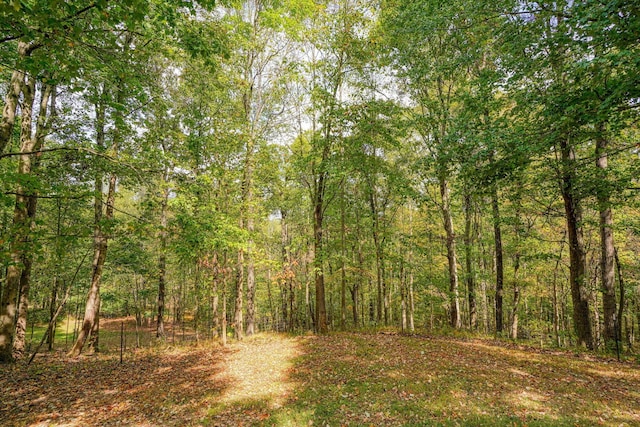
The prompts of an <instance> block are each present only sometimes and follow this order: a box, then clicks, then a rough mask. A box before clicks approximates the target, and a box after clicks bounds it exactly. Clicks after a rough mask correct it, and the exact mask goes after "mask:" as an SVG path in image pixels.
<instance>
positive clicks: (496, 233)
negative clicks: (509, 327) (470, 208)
mask: <svg viewBox="0 0 640 427" xmlns="http://www.w3.org/2000/svg"><path fill="white" fill-rule="evenodd" d="M491 210H492V214H493V240H494V245H495V265H496V301H495V302H496V312H495V315H496V333H500V332H502V330H503V328H504V323H503V322H504V314H503V304H502V300H503V296H504V263H503V250H502V226H501V221H502V219H501V218H500V205H499V203H498V188H497V187H496V186H495V185H494V186H493V188H492V192H491Z"/></svg>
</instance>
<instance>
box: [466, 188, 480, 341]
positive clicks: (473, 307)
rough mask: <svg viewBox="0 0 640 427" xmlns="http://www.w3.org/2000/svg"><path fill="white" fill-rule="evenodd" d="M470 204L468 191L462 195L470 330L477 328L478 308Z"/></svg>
mask: <svg viewBox="0 0 640 427" xmlns="http://www.w3.org/2000/svg"><path fill="white" fill-rule="evenodd" d="M472 217H473V215H472V204H471V195H470V194H469V193H467V194H465V196H464V252H465V269H466V276H467V277H466V279H467V293H468V298H469V326H470V327H471V329H472V330H476V329H478V308H477V304H476V290H475V287H476V278H475V272H474V270H473V262H472V259H471V258H472V244H473V241H472V240H473V238H472V234H471V231H472V230H471V228H472V227H471V223H472Z"/></svg>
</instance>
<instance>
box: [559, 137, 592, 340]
mask: <svg viewBox="0 0 640 427" xmlns="http://www.w3.org/2000/svg"><path fill="white" fill-rule="evenodd" d="M560 148H561V155H562V170H561V177H560V180H561V182H560V184H561V192H562V198H563V200H564V209H565V217H566V222H567V236H568V238H569V282H570V285H571V299H572V301H573V323H574V328H575V331H576V335H577V339H578V345H581V346H586V347H587V348H589V349H592V348H593V337H592V333H591V320H590V313H589V295H588V292H587V287H586V283H585V281H586V256H585V249H584V241H583V235H582V211H581V206H580V201H579V199H578V197H577V195H576V189H575V187H574V186H575V172H574V168H575V153H574V152H573V149H572V147H571V146H570V143H569V141H568V140H566V139H563V140H561V142H560Z"/></svg>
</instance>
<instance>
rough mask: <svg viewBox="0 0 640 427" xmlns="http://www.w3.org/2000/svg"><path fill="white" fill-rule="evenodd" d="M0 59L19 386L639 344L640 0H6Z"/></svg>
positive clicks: (4, 247)
mask: <svg viewBox="0 0 640 427" xmlns="http://www.w3.org/2000/svg"><path fill="white" fill-rule="evenodd" d="M0 52H1V54H0V95H2V96H3V99H2V105H3V109H2V121H1V123H0V264H1V268H0V362H2V365H0V367H1V368H2V369H7V370H8V371H7V372H13V374H12V375H19V374H20V372H22V371H24V370H26V369H27V368H26V367H25V366H26V363H31V362H32V361H33V360H34V358H35V360H36V361H38V360H49V358H50V357H53V356H51V354H53V353H55V351H54V352H53V353H52V351H53V350H57V351H58V353H60V357H63V359H61V360H73V358H77V357H78V355H85V354H94V353H100V352H102V353H111V354H115V353H117V352H118V351H120V362H121V363H122V357H123V356H122V352H123V347H124V346H125V345H126V346H128V349H129V350H131V348H132V347H136V348H140V347H145V346H147V347H149V348H155V349H156V350H157V349H158V348H166V347H162V346H166V345H167V344H168V343H171V344H174V343H175V342H176V340H178V341H182V342H189V343H192V344H197V345H200V344H202V343H206V342H210V343H213V342H215V343H219V344H221V345H222V348H225V347H226V346H227V345H231V344H232V345H237V346H240V347H238V348H244V347H242V346H251V345H254V344H255V343H258V344H255V345H261V346H267V347H269V346H270V345H272V344H273V343H274V342H277V341H278V340H281V339H285V338H284V337H290V338H287V339H293V340H294V341H295V340H296V339H302V338H295V337H303V336H306V337H307V339H308V340H310V341H309V343H312V344H308V345H311V346H313V345H317V346H318V347H317V348H316V351H320V349H321V348H322V347H323V346H324V347H326V348H330V347H332V346H338V342H337V341H332V337H334V338H335V340H338V341H340V340H345V339H346V338H345V337H352V339H353V340H355V341H354V342H356V341H357V342H358V343H359V344H358V345H363V346H365V347H366V346H367V345H368V346H370V347H371V348H374V347H376V346H377V345H379V342H378V343H377V344H376V343H374V342H371V343H369V344H366V345H365V344H363V342H361V341H358V340H366V339H369V338H364V337H368V336H371V337H373V338H371V339H377V340H380V339H382V340H384V339H398V340H400V341H393V344H389V345H390V346H391V347H394V346H400V347H402V346H404V347H406V348H407V351H410V350H409V348H414V350H416V349H417V348H418V347H411V346H415V345H417V344H415V343H414V342H412V341H406V340H407V338H406V337H407V336H408V337H411V336H415V337H425V336H428V337H431V338H430V339H433V340H435V341H434V342H437V343H440V344H441V345H442V346H443V349H442V354H446V353H447V350H446V346H447V345H452V346H453V345H455V346H458V345H460V346H462V345H463V344H461V343H464V342H467V341H466V340H471V341H470V342H474V343H475V342H491V343H496V345H497V346H498V348H503V349H514V348H520V347H519V346H527V348H531V349H537V350H535V351H539V352H545V351H558V352H560V353H561V354H565V353H562V352H565V351H568V352H569V353H566V354H573V353H574V352H575V353H576V354H578V355H582V354H589V355H592V356H589V357H597V358H598V357H603V358H616V359H617V361H620V360H623V362H624V361H625V360H626V361H627V362H628V363H634V361H635V363H637V360H640V355H639V353H637V350H636V348H637V339H638V335H639V331H640V286H639V285H640V260H639V258H638V253H640V197H639V194H640V182H639V177H640V161H639V156H640V143H639V142H638V141H639V139H638V138H639V136H640V129H639V128H638V120H639V118H640V4H639V3H638V2H636V1H633V0H611V1H605V0H584V1H580V2H576V1H572V0H560V1H547V0H540V1H529V0H474V1H471V0H450V1H441V0H380V1H374V2H370V1H365V0H220V1H217V2H216V1H214V0H198V1H192V0H151V1H149V0H121V1H117V2H113V1H107V0H93V1H91V0H65V1H60V0H47V1H39V0H7V1H4V2H2V4H1V5H0ZM134 331H135V335H133V334H134ZM259 332H260V334H259ZM266 332H269V333H272V332H275V333H282V332H285V333H287V334H285V335H282V334H280V335H279V334H275V335H269V334H266V335H264V336H263V337H262V338H260V336H261V335H262V333H266ZM359 333H360V334H364V335H358V334H359ZM101 337H102V338H101ZM265 337H271V338H265ZM278 337H279V338H278ZM389 337H393V338H389ZM99 338H101V339H99ZM125 339H126V341H127V343H126V344H125ZM265 340H266V341H265ZM318 340H319V341H318ZM439 340H442V341H439ZM475 340H485V341H475ZM287 342H289V341H287ZM320 342H323V343H324V344H323V346H320V345H319V344H318V343H320ZM340 342H342V341H340ZM252 343H254V344H252ZM313 343H315V344H313ZM401 343H403V344H402V345H400V344H401ZM448 343H449V344H448ZM456 343H457V344H456ZM440 344H438V345H440ZM216 345H218V344H216ZM341 345H343V347H341V348H342V349H345V348H346V347H344V346H347V344H345V343H343V344H341ZM353 345H355V344H353ZM474 345H475V344H474ZM478 345H479V344H478ZM487 345H489V344H487ZM513 346H515V347H513ZM275 347H276V350H274V349H271V350H267V351H273V352H274V354H279V353H278V351H279V350H277V348H278V347H277V346H275ZM404 347H403V348H404ZM198 348H200V347H198ZM376 348H378V347H376ZM461 348H463V347H461ZM378 350H379V351H381V352H382V353H384V346H381V347H379V348H378ZM154 351H155V350H154ZM336 351H338V350H336ZM363 351H364V352H365V353H366V351H365V350H363ZM460 351H464V350H460ZM467 351H468V350H467ZM478 351H480V350H478ZM482 351H484V350H482ZM505 351H507V350H505ZM532 351H533V350H532ZM401 352H402V351H401ZM356 353H357V352H356ZM312 354H314V353H313V352H312ZM416 354H420V353H419V351H418V350H416ZM422 354H424V351H422ZM536 354H537V353H536ZM544 354H545V353H539V354H538V357H542V358H543V359H544V357H545V356H544ZM36 355H37V358H36ZM540 355H543V356H540ZM361 356H362V357H365V356H367V354H363V355H361ZM64 357H66V358H67V359H64ZM83 357H84V356H83ZM96 357H97V356H96ZM309 357H310V356H309ZM346 357H347V356H345V358H346ZM349 357H354V358H355V359H357V355H355V356H353V355H352V356H349ZM487 357H488V356H487ZM531 357H534V356H533V355H532V356H531ZM549 357H551V356H549ZM126 358H127V357H126V356H125V359H126ZM52 360H53V359H52ZM56 360H57V359H56ZM81 360H84V359H81ZM96 360H98V359H96ZM100 360H101V359H100ZM305 360H306V359H305ZM340 360H342V359H340ZM345 360H346V359H345ZM470 360H472V358H470ZM607 360H608V359H607ZM51 363H53V362H51ZM55 363H63V362H60V361H58V362H55ZM83 363H84V362H83ZM98 363H101V362H96V364H98ZM315 363H317V364H321V363H322V359H321V358H319V359H317V360H316V361H315ZM336 363H338V362H336ZM469 363H471V364H473V363H472V361H470V362H469ZM61 366H64V365H61ZM88 366H91V365H88ZM96 366H97V365H96ZM332 366H334V367H335V366H337V365H332ZM29 369H31V368H29ZM61 369H63V370H64V368H61ZM88 369H89V368H88ZM149 369H151V368H149ZM327 369H329V368H327ZM363 369H364V368H363ZM514 369H515V368H514ZM83 372H84V371H83ZM634 375H636V376H635V377H634V378H635V379H634V380H633V381H640V379H638V377H637V374H634ZM425 381H426V380H425ZM429 381H431V380H429ZM630 381H631V380H630ZM425 384H426V382H425ZM385 387H386V386H385ZM389 387H391V386H389ZM384 391H385V392H386V391H387V389H386V388H385V390H384ZM411 396H413V394H411ZM625 396H627V398H629V395H628V394H627V395H625ZM635 396H636V398H637V394H636V395H635ZM0 400H2V398H0ZM635 409H638V408H635ZM633 410H634V409H633V408H632V409H630V412H631V413H632V412H633ZM444 412H445V415H446V412H447V411H444ZM380 413H382V414H383V416H382V418H377V419H375V416H376V414H377V412H376V411H374V410H373V409H372V410H370V411H369V412H366V414H370V415H371V418H369V416H366V417H365V416H364V415H362V414H364V412H363V413H360V415H359V416H360V417H361V418H359V419H356V424H358V423H360V422H361V423H363V424H365V423H366V424H373V425H386V424H388V425H394V423H396V422H397V420H395V421H394V420H393V419H391V418H389V419H386V418H385V414H386V413H385V412H384V411H382V412H380ZM257 416H258V418H257V419H256V420H257V421H256V420H254V421H256V422H263V421H265V420H266V418H265V419H262V418H260V416H261V415H260V414H258V415H257ZM315 416H319V415H318V413H316V414H315ZM345 416H346V415H345ZM320 418H322V417H319V418H318V419H320ZM356 418H357V417H356ZM269 419H270V420H271V421H269V422H273V420H274V418H273V417H271V418H269ZM328 419H331V418H328ZM442 419H443V420H444V418H442ZM358 420H359V421H358ZM385 420H386V421H385ZM478 420H479V419H478ZM590 420H591V421H593V419H590ZM629 420H630V419H627V418H619V419H617V421H618V422H622V423H624V422H631V421H629ZM210 421H211V420H210ZM236 421H237V420H236ZM267 421H268V420H267ZM485 421H486V420H485ZM636 421H638V422H640V420H637V419H636ZM298 422H300V423H302V422H303V421H301V419H297V420H294V421H291V425H297V423H298ZM403 422H408V421H407V419H405V420H404V421H403ZM403 422H400V424H398V425H401V424H402V423H403ZM448 422H449V421H446V422H445V421H443V425H449V424H447V423H448ZM523 422H524V421H523ZM585 422H586V424H585V425H589V424H590V421H585ZM607 422H608V421H607ZM165 423H166V424H171V422H169V421H168V420H166V422H165ZM304 423H305V425H306V421H304ZM107 424H108V423H107ZM160 424H163V423H160ZM214 424H215V422H212V424H211V425H214ZM276 424H277V423H276ZM552 424H553V423H552ZM140 425H144V424H140ZM176 425H180V423H179V422H177V423H176ZM230 425H232V424H230ZM234 425H235V424H234ZM278 425H280V424H278ZM282 425H287V424H286V423H284V424H282ZM309 425H311V424H309ZM323 425H324V424H323ZM358 425H359V424H358ZM451 425H457V424H455V421H453V422H452V424H451ZM474 425H481V423H480V422H479V423H476V424H474ZM509 425H511V424H509ZM544 425H547V424H544ZM571 425H573V424H571ZM616 425H617V424H616Z"/></svg>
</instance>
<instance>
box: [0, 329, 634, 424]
mask: <svg viewBox="0 0 640 427" xmlns="http://www.w3.org/2000/svg"><path fill="white" fill-rule="evenodd" d="M118 362H119V360H118V356H117V355H115V354H114V355H100V356H83V357H80V358H77V359H72V360H68V359H64V358H63V357H53V356H49V357H43V358H37V359H36V361H35V362H34V364H33V365H31V366H30V367H28V368H25V367H24V366H21V365H18V366H15V367H7V366H0V424H1V425H8V426H13V425H15V426H24V425H42V426H49V425H52V426H91V425H100V426H110V425H129V426H183V425H206V426H238V425H242V426H249V425H266V426H269V425H271V426H310V425H314V426H326V425H329V426H347V425H352V426H360V425H362V426H371V425H374V426H394V425H395V426H405V425H407V426H408V425H415V426H418V425H426V426H431V425H451V426H455V425H461V426H464V425H470V426H477V425H491V426H493V425H509V426H512V425H528V426H536V425H548V426H557V425H568V426H569V425H570V426H576V425H578V426H591V425H607V426H620V425H629V426H632V425H640V370H639V368H638V366H637V365H630V364H621V363H618V362H614V361H604V360H588V359H587V358H585V357H584V356H580V357H576V356H574V355H573V354H571V353H559V354H555V353H551V352H540V351H534V350H527V349H520V348H517V347H513V346H511V347H505V346H504V345H500V344H492V343H490V342H488V341H481V340H451V339H448V338H429V337H416V336H414V337H405V336H396V335H382V334H355V333H353V334H331V335H327V336H320V337H298V338H291V337H287V336H283V335H259V336H257V337H254V338H251V339H247V340H245V341H243V342H241V343H236V344H233V345H230V346H229V347H227V348H224V349H223V348H221V347H219V346H217V345H211V346H209V347H202V346H201V347H183V348H171V347H170V348H164V349H154V350H145V351H138V352H136V353H135V354H134V353H128V354H126V355H125V360H124V363H123V364H122V365H120V364H119V363H118Z"/></svg>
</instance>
